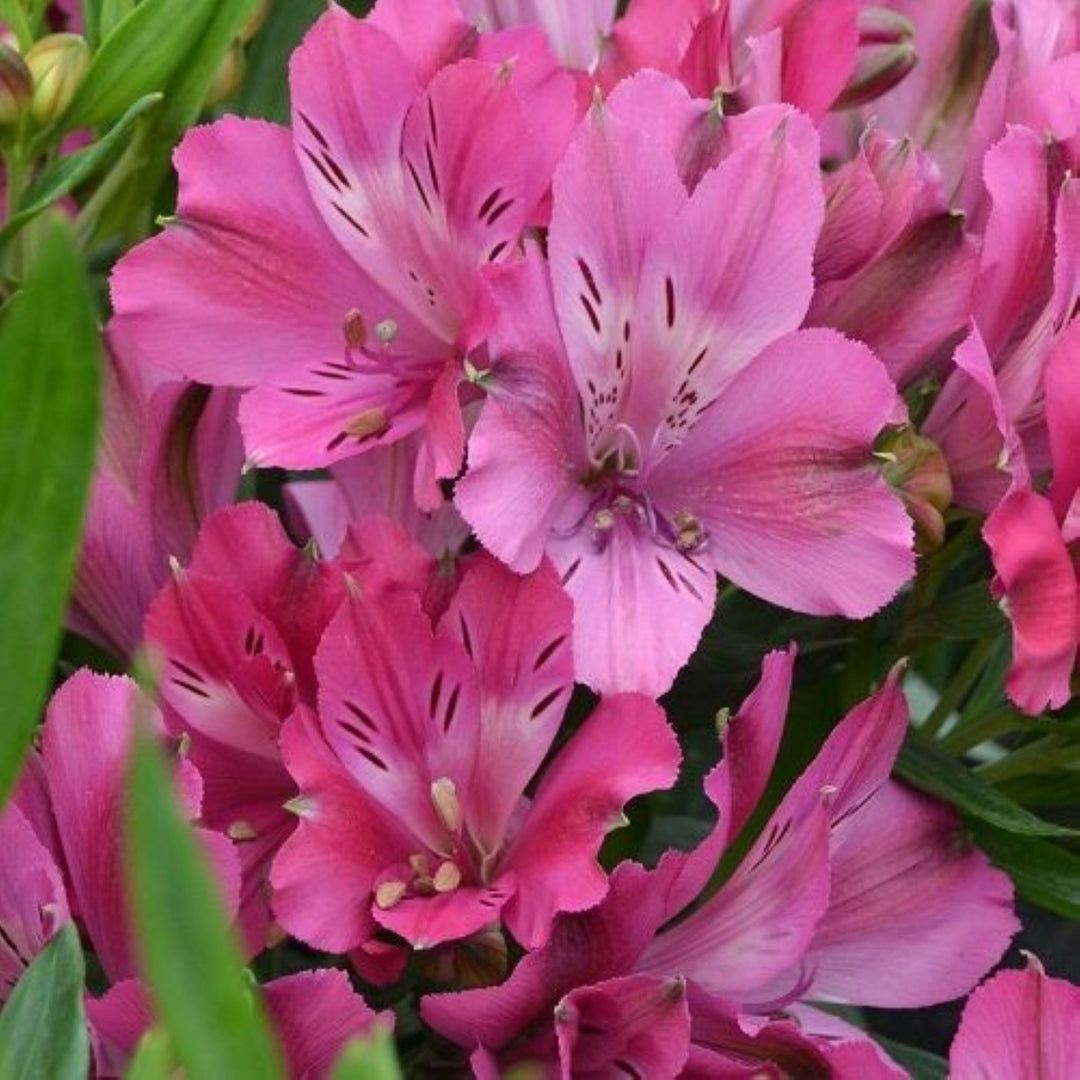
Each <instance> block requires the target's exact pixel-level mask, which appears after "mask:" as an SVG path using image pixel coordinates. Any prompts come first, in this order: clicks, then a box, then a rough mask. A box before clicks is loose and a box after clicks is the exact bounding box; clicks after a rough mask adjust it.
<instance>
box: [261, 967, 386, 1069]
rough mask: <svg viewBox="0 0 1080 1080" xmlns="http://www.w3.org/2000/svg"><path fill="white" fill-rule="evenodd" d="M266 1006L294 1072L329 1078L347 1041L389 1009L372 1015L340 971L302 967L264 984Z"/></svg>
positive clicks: (380, 1019) (369, 1027)
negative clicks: (302, 969)
mask: <svg viewBox="0 0 1080 1080" xmlns="http://www.w3.org/2000/svg"><path fill="white" fill-rule="evenodd" d="M263 995H264V998H265V1001H266V1010H267V1012H268V1013H269V1014H270V1020H271V1022H272V1023H273V1025H274V1027H275V1029H276V1030H277V1035H278V1038H279V1039H280V1040H281V1046H282V1049H283V1050H284V1051H285V1060H286V1061H287V1062H288V1065H289V1069H290V1071H291V1073H292V1075H293V1076H303V1077H306V1078H310V1080H321V1078H323V1077H329V1076H330V1075H331V1073H332V1071H333V1067H334V1064H335V1063H336V1061H337V1059H338V1057H339V1056H340V1055H341V1052H342V1051H343V1050H344V1049H345V1046H346V1044H347V1043H348V1042H349V1041H350V1040H351V1039H354V1038H357V1037H358V1036H363V1035H367V1034H369V1033H370V1032H371V1030H372V1027H373V1025H374V1024H376V1023H380V1024H386V1025H388V1026H389V1025H392V1024H393V1017H392V1014H390V1015H388V1014H385V1013H383V1014H381V1015H380V1014H376V1013H375V1012H373V1011H372V1010H371V1009H370V1008H368V1006H367V1004H366V1003H365V1002H364V999H363V998H362V997H361V996H360V995H359V994H358V993H356V991H355V990H353V988H352V987H351V986H350V985H349V977H348V976H347V975H346V974H345V972H344V971H326V970H323V971H301V972H299V973H297V974H296V975H286V976H284V977H283V978H280V979H274V980H272V981H271V982H268V983H266V985H265V986H264V987H263Z"/></svg>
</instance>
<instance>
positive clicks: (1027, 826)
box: [896, 739, 1080, 836]
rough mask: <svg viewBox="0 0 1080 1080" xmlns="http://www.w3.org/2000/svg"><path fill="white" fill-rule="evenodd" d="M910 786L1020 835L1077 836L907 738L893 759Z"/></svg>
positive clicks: (954, 762)
mask: <svg viewBox="0 0 1080 1080" xmlns="http://www.w3.org/2000/svg"><path fill="white" fill-rule="evenodd" d="M896 771H897V773H898V774H899V775H900V776H902V777H903V778H904V779H905V780H906V781H907V782H908V783H909V784H912V785H914V786H915V787H917V788H919V790H920V791H925V792H926V793H927V794H929V795H935V796H937V798H939V799H944V800H945V801H946V802H949V803H952V804H953V806H955V807H956V808H957V809H958V810H962V811H963V812H964V813H965V814H968V815H969V816H971V817H974V818H978V819H979V820H981V821H986V822H988V823H989V824H991V825H996V826H997V827H998V828H999V829H1004V830H1005V831H1006V832H1011V833H1017V834H1019V835H1021V836H1077V835H1080V834H1078V833H1077V832H1076V831H1075V830H1074V829H1069V828H1067V827H1066V826H1064V825H1055V824H1053V822H1050V821H1044V820H1043V819H1042V818H1040V817H1037V816H1036V815H1035V814H1033V813H1031V811H1030V810H1025V809H1024V807H1022V806H1021V805H1020V804H1019V803H1015V802H1013V801H1012V799H1010V798H1008V797H1007V796H1005V795H1003V794H1002V793H1001V792H1000V791H998V789H997V788H995V787H993V786H992V785H990V784H988V783H987V782H986V781H985V780H983V779H981V778H980V777H978V776H976V775H975V774H974V773H973V772H971V770H970V769H968V768H967V767H966V766H964V765H963V764H962V763H961V762H959V761H957V760H956V759H955V758H951V757H949V756H948V754H943V753H942V752H941V751H940V750H938V749H936V748H935V747H933V746H928V745H926V744H925V743H921V742H916V741H914V740H912V739H909V740H908V741H907V742H906V743H905V744H904V746H903V748H902V749H901V750H900V755H899V757H897V759H896Z"/></svg>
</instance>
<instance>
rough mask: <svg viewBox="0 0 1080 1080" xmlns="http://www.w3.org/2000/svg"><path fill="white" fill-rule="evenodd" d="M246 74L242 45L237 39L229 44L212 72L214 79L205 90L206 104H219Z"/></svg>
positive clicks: (238, 87) (228, 96) (230, 93)
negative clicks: (215, 69) (216, 67)
mask: <svg viewBox="0 0 1080 1080" xmlns="http://www.w3.org/2000/svg"><path fill="white" fill-rule="evenodd" d="M245 74H247V60H246V59H245V57H244V46H243V45H242V44H241V42H240V40H239V39H237V40H236V41H234V42H233V43H232V45H230V46H229V51H228V52H227V53H226V54H225V55H224V56H223V57H222V58H221V63H220V64H218V69H217V71H216V72H214V81H213V82H212V83H211V84H210V89H209V90H208V91H207V92H206V105H207V107H208V108H209V107H210V106H212V105H220V104H221V102H223V101H228V100H229V98H231V97H232V96H233V94H235V93H236V91H237V90H239V89H240V84H241V83H242V82H243V81H244V75H245Z"/></svg>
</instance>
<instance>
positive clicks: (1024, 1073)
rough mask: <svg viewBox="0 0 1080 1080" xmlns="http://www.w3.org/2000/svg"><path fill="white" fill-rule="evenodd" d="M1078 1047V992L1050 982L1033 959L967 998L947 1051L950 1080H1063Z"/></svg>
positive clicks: (1000, 974)
mask: <svg viewBox="0 0 1080 1080" xmlns="http://www.w3.org/2000/svg"><path fill="white" fill-rule="evenodd" d="M1078 1041H1080V987H1077V986H1074V985H1073V984H1072V983H1070V982H1067V981H1066V980H1065V979H1052V978H1050V977H1049V976H1048V975H1047V974H1046V972H1045V971H1044V970H1043V966H1042V964H1040V963H1039V961H1038V960H1037V959H1036V958H1035V957H1034V956H1028V966H1027V968H1026V969H1025V970H1023V971H999V972H998V973H997V974H996V975H995V976H994V977H993V978H992V979H987V980H986V982H984V983H983V984H982V986H980V987H979V988H978V989H977V990H976V991H975V992H974V993H973V994H972V995H971V997H970V998H968V1002H967V1004H966V1005H965V1006H964V1014H963V1016H962V1017H961V1018H960V1030H959V1031H958V1032H957V1033H956V1038H955V1039H954V1040H953V1044H952V1048H951V1049H950V1050H949V1076H950V1077H952V1080H983V1078H984V1077H987V1076H992V1077H994V1080H1029V1078H1030V1077H1033V1076H1038V1077H1040V1078H1043V1080H1068V1078H1069V1077H1070V1076H1071V1075H1073V1072H1074V1071H1075V1062H1076V1047H1077V1043H1078Z"/></svg>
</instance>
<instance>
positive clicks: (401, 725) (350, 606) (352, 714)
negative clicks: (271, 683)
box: [315, 588, 480, 849]
mask: <svg viewBox="0 0 1080 1080" xmlns="http://www.w3.org/2000/svg"><path fill="white" fill-rule="evenodd" d="M315 666H316V670H317V672H318V675H319V711H320V723H321V726H322V730H323V732H324V733H325V735H326V739H327V742H328V743H329V745H330V746H331V747H332V748H333V751H334V753H335V754H336V755H337V757H338V759H339V760H340V761H341V763H342V764H343V765H344V766H345V768H346V769H347V770H348V772H349V773H350V774H351V775H352V776H353V777H354V778H355V782H356V783H357V784H358V785H360V786H362V788H363V790H364V792H365V794H366V795H367V796H368V797H371V798H373V799H375V800H377V801H378V802H379V803H380V804H381V805H382V806H383V807H384V808H385V809H386V811H387V812H388V813H390V814H393V815H394V816H395V817H397V818H398V819H399V820H400V821H401V823H402V824H403V826H404V827H405V828H408V829H410V830H411V831H412V832H413V834H414V835H415V836H416V837H418V838H419V839H422V840H423V841H424V842H425V843H427V844H428V845H429V846H430V847H432V848H435V849H438V848H439V847H441V846H442V844H443V843H444V841H445V833H446V827H445V825H444V824H443V822H442V821H441V820H440V818H439V816H438V814H437V813H436V809H435V805H434V803H433V801H432V793H431V785H432V784H433V783H435V782H436V781H438V780H447V781H449V782H451V783H452V784H453V785H454V790H455V792H456V795H457V797H458V799H459V800H460V802H461V805H462V806H467V805H468V804H469V801H470V779H471V775H472V770H473V764H474V761H475V754H476V747H477V740H478V738H479V714H480V703H479V688H478V685H477V676H476V671H475V668H474V666H473V664H472V663H471V661H470V660H469V656H468V653H467V652H466V650H465V648H464V647H463V646H462V645H460V644H459V643H458V642H456V641H452V640H449V639H447V638H444V637H435V636H434V634H433V633H432V630H431V624H430V622H429V621H428V618H427V616H426V615H425V614H424V612H423V611H422V610H421V608H420V603H419V599H418V598H417V597H416V596H415V595H410V594H409V593H407V592H406V591H404V590H400V589H391V588H388V589H385V590H383V591H382V592H380V593H378V594H376V595H373V594H371V593H370V592H367V591H364V590H362V589H361V590H360V592H359V595H355V596H351V597H350V598H349V600H348V601H347V602H346V603H345V604H344V605H343V607H342V609H341V611H340V612H339V613H338V615H337V616H336V617H335V618H334V620H333V622H331V624H330V626H329V628H328V629H327V631H326V634H325V635H324V637H323V640H322V644H321V645H320V647H319V652H318V654H317V656H316V661H315Z"/></svg>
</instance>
